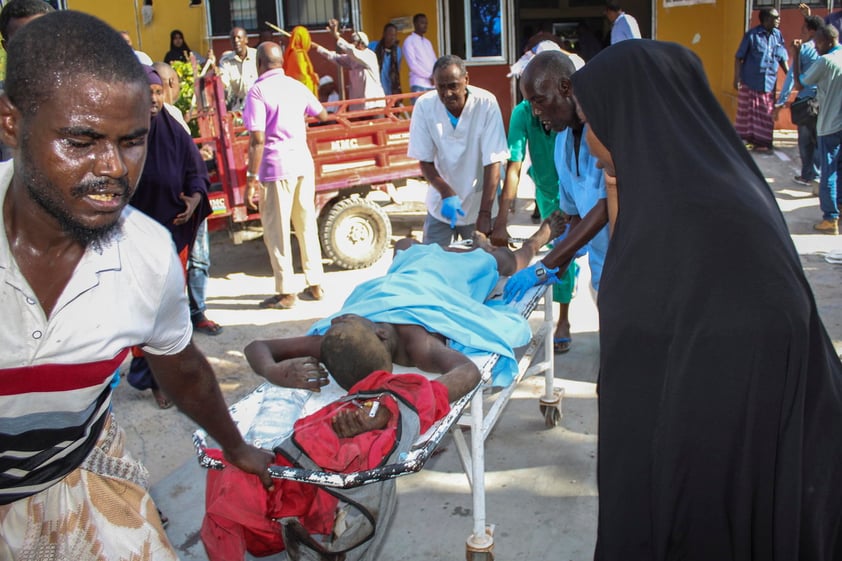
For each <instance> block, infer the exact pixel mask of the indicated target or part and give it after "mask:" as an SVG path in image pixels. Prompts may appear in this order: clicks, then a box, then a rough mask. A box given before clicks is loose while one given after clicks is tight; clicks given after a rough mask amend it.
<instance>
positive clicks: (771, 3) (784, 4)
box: [752, 0, 842, 10]
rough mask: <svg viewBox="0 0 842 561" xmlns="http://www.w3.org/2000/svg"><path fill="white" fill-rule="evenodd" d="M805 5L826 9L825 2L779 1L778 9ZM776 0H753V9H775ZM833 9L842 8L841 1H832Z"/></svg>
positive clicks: (812, 0)
mask: <svg viewBox="0 0 842 561" xmlns="http://www.w3.org/2000/svg"><path fill="white" fill-rule="evenodd" d="M802 2H803V3H805V4H807V5H808V6H810V7H811V8H827V0H808V1H804V0H780V5H781V6H780V7H781V8H782V9H783V8H797V7H798V5H799V4H801V3H802ZM777 4H778V2H777V0H754V2H753V6H752V7H753V8H754V9H755V10H759V9H761V8H775V7H777ZM832 4H833V7H834V8H839V7H842V0H833V1H832Z"/></svg>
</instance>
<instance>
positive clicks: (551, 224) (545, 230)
mask: <svg viewBox="0 0 842 561" xmlns="http://www.w3.org/2000/svg"><path fill="white" fill-rule="evenodd" d="M566 224H567V219H566V218H565V216H564V214H562V212H561V211H560V210H557V211H555V212H553V213H552V214H551V215H549V216H548V217H547V219H546V220H544V221H543V222H541V225H540V226H538V230H537V231H536V232H535V233H534V234H532V235H531V236H530V237H529V239H528V240H526V243H528V244H530V245H531V246H532V247H533V248H534V250H535V251H538V250H539V249H540V248H542V247H543V246H545V245H547V244H548V243H550V242H551V241H552V240H554V239H556V238H557V237H559V236H560V235H561V234H562V232H564V226H565V225H566Z"/></svg>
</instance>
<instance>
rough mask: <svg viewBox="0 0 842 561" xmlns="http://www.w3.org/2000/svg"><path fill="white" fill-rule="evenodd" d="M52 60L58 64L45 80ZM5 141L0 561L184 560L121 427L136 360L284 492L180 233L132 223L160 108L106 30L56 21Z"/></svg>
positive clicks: (32, 45) (31, 28) (26, 36)
mask: <svg viewBox="0 0 842 561" xmlns="http://www.w3.org/2000/svg"><path fill="white" fill-rule="evenodd" d="M43 52H50V53H51V56H52V60H51V64H50V65H49V66H45V65H43V64H39V60H40V57H41V56H42V53H43ZM7 53H8V59H7V66H6V84H5V85H6V87H5V94H4V95H3V96H2V97H0V121H2V123H3V125H2V127H0V140H2V142H3V143H4V144H6V145H7V146H10V147H11V148H12V150H13V151H14V158H13V160H12V161H10V162H8V163H4V164H3V165H2V166H0V200H2V215H0V222H2V226H0V277H2V282H0V311H2V313H3V317H5V318H7V321H5V322H2V324H0V347H2V348H3V353H2V356H0V450H2V451H3V453H2V455H0V559H4V560H5V559H10V560H17V559H39V560H40V559H73V560H74V561H100V560H111V559H138V560H145V561H162V560H166V561H172V560H175V559H177V554H176V552H175V550H174V549H173V547H172V545H171V544H170V542H169V540H168V539H167V537H166V534H165V533H164V531H163V528H162V526H161V520H160V517H159V515H158V513H157V510H156V508H155V504H154V503H153V501H152V499H151V497H150V496H149V493H148V492H147V489H148V473H147V471H146V469H145V468H144V467H143V465H142V464H140V463H139V462H137V461H136V460H134V459H133V458H132V456H131V455H130V454H129V453H128V452H127V451H126V450H125V446H124V444H125V442H124V441H125V434H124V432H123V431H122V429H120V427H119V426H117V423H116V422H115V420H114V417H113V415H112V407H111V405H112V403H111V382H112V377H113V373H114V370H115V369H116V368H117V367H118V366H119V365H120V364H121V363H122V362H123V360H124V359H125V358H126V356H127V354H128V349H129V348H130V347H131V346H134V345H140V346H141V347H142V349H143V351H144V352H145V353H146V356H147V360H148V361H149V365H150V366H151V367H152V370H153V372H154V373H155V376H156V378H157V380H158V382H159V383H160V384H161V388H162V389H163V390H165V391H166V392H167V394H168V395H169V396H171V398H172V399H173V401H174V402H175V404H176V405H177V406H178V407H179V408H180V409H182V411H183V412H184V413H186V414H187V415H188V416H190V418H192V419H193V420H194V421H196V422H197V423H198V424H200V425H202V426H204V427H205V429H207V430H208V432H209V433H210V434H211V435H212V436H213V438H214V439H215V440H217V441H218V442H220V444H221V445H222V447H223V449H224V450H225V456H226V457H227V458H228V459H229V460H230V461H231V463H233V464H234V465H236V466H238V467H240V468H242V469H243V470H244V471H247V472H250V473H255V474H259V475H260V477H261V481H262V483H263V484H264V485H266V486H267V487H268V486H270V485H271V479H270V478H269V476H268V473H267V471H266V468H267V466H268V464H269V461H270V460H271V459H272V457H271V455H270V454H267V453H266V452H264V451H261V450H258V449H257V448H254V447H252V446H249V445H247V444H246V443H245V442H244V440H243V438H242V437H241V436H240V434H239V432H238V430H237V427H236V426H235V424H234V422H233V421H232V419H231V417H230V415H229V414H228V412H227V409H226V405H225V402H224V400H223V399H222V394H221V392H220V390H219V386H218V384H217V382H216V379H215V377H214V374H213V370H212V369H211V367H210V365H209V364H208V362H207V360H206V359H205V358H204V356H203V355H202V354H201V352H200V351H199V350H198V349H197V348H196V347H195V346H194V345H193V344H192V341H191V335H192V329H191V325H190V317H189V311H188V306H187V296H186V294H185V291H184V272H183V269H182V266H181V264H180V262H179V260H178V256H177V255H176V253H175V251H174V249H173V241H172V237H171V236H170V234H169V232H167V230H166V229H165V228H163V227H162V226H161V225H159V224H158V223H156V222H155V221H154V220H152V219H150V218H148V217H147V216H145V215H143V214H142V213H141V212H139V211H137V210H136V209H134V208H132V207H130V206H128V201H129V199H131V197H132V194H133V192H134V190H135V187H136V186H137V183H138V179H139V177H140V174H141V170H142V169H143V165H144V161H145V159H146V137H147V134H148V132H149V128H150V105H151V97H150V90H149V82H148V80H147V77H146V73H145V72H144V71H143V69H142V68H141V65H140V63H139V62H138V60H137V58H136V57H135V54H134V52H133V51H132V49H131V47H129V45H128V44H126V42H125V41H124V40H123V38H122V37H121V36H120V35H119V33H117V31H115V30H114V29H112V28H111V27H110V26H109V25H107V24H106V23H104V22H102V21H100V20H98V19H96V18H94V17H92V16H89V15H85V14H82V13H79V12H73V11H67V10H62V11H57V12H54V13H50V14H47V15H44V16H42V17H40V18H38V19H37V20H35V21H32V22H30V23H28V24H27V25H26V27H24V28H23V29H21V30H20V31H18V32H17V33H16V34H15V36H14V37H13V38H12V40H11V41H10V42H9V44H8V51H7Z"/></svg>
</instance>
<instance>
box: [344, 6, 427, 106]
mask: <svg viewBox="0 0 842 561" xmlns="http://www.w3.org/2000/svg"><path fill="white" fill-rule="evenodd" d="M436 6H437V2H436V0H400V1H393V2H388V3H387V2H383V1H382V0H360V18H361V19H362V26H363V31H365V32H366V33H367V34H368V37H369V39H371V40H372V41H377V40H379V39H380V36H381V35H382V34H383V26H384V25H386V24H387V23H389V21H391V20H392V19H394V18H400V17H405V18H407V19H408V20H409V29H407V30H404V31H401V30H400V29H399V30H398V40H399V41H400V43H401V45H403V41H404V39H406V38H407V37H408V36H409V34H410V33H412V16H414V15H415V14H419V13H422V14H426V16H427V33H426V34H425V35H424V37H426V38H427V39H429V40H430V42H431V43H432V44H433V49H435V51H436V54H438V55H441V54H442V51H441V45H439V42H438V38H439V22H438V11H437V7H436ZM401 91H403V92H405V93H406V92H409V70H408V68H407V66H406V63H402V64H401Z"/></svg>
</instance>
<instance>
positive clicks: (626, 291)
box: [572, 40, 842, 561]
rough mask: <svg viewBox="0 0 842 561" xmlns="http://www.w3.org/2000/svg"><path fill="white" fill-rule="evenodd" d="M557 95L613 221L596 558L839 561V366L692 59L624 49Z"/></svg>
mask: <svg viewBox="0 0 842 561" xmlns="http://www.w3.org/2000/svg"><path fill="white" fill-rule="evenodd" d="M572 81H573V91H574V94H575V96H576V98H577V100H578V102H579V107H580V110H581V113H582V114H583V115H581V117H582V118H583V119H585V120H586V121H587V122H588V123H589V125H590V126H589V127H588V128H589V129H590V130H591V132H590V133H589V134H588V135H587V136H588V141H589V144H590V146H591V153H592V154H594V155H596V156H597V157H598V158H599V159H600V161H601V162H602V164H603V165H604V167H605V171H606V173H607V174H608V175H613V176H615V177H616V181H617V196H618V202H617V205H618V209H619V213H618V215H617V220H616V223H615V224H614V228H613V236H612V239H611V246H610V247H609V250H608V255H607V257H606V261H605V269H604V271H603V274H602V282H601V285H600V291H599V311H600V348H601V357H600V361H601V362H600V378H599V380H600V386H599V478H598V480H599V530H598V537H597V548H596V559H598V560H612V561H613V560H617V561H637V560H646V561H649V560H653V561H661V560H672V559H681V560H688V561H695V560H698V561H727V560H758V561H761V560H762V561H767V560H770V561H771V560H774V561H812V560H828V561H829V560H833V559H842V533H841V532H842V529H840V524H842V515H841V514H840V513H842V378H840V376H841V375H842V365H840V362H839V359H838V358H837V355H836V352H835V351H834V349H833V345H832V344H831V341H830V340H829V338H828V336H827V333H826V332H825V329H824V326H823V325H822V322H821V320H820V318H819V316H818V313H817V311H816V305H815V301H814V298H813V294H812V292H811V290H810V286H809V285H808V284H807V281H806V279H805V277H804V274H803V272H802V269H801V263H800V261H799V257H798V254H797V253H796V251H795V248H794V246H793V243H792V241H791V238H790V236H789V232H788V231H787V227H786V224H785V222H784V219H783V216H782V214H781V212H780V210H779V209H778V206H777V204H776V202H775V199H774V197H773V195H772V192H771V190H770V189H769V186H768V185H767V184H766V181H765V180H764V178H763V176H762V175H761V173H760V171H759V170H758V168H757V166H756V165H755V164H754V161H753V160H752V159H751V157H750V156H749V154H748V153H747V152H746V150H745V148H744V147H743V144H742V142H740V139H739V138H738V137H737V135H736V133H735V132H734V128H733V126H732V125H731V123H730V122H729V120H728V119H727V117H726V116H725V114H724V113H723V112H722V110H721V108H720V107H719V104H718V103H717V101H716V99H715V98H714V96H713V94H712V93H711V91H710V87H709V86H708V83H707V81H706V79H705V75H704V71H703V70H702V65H701V63H700V61H699V59H698V58H697V57H696V56H695V55H694V54H693V53H692V52H690V51H689V50H687V49H685V48H684V47H681V46H678V45H675V44H670V43H660V42H656V41H648V40H634V41H624V42H622V43H619V44H617V45H615V46H612V47H610V48H608V49H606V50H605V51H603V52H602V53H600V54H599V55H597V56H596V57H595V58H594V59H593V60H591V61H590V62H588V64H587V65H586V66H585V67H584V68H583V69H582V70H580V71H579V72H577V73H576V74H575V75H574V76H573V78H572Z"/></svg>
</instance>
